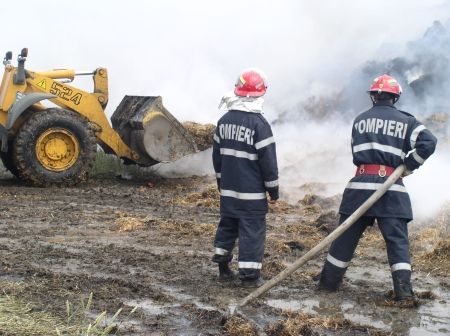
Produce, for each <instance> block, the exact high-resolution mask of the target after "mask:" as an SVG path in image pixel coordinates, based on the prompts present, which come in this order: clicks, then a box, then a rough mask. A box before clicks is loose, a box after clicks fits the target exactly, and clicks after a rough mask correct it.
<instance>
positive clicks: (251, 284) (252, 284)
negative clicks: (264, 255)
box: [240, 276, 264, 288]
mask: <svg viewBox="0 0 450 336" xmlns="http://www.w3.org/2000/svg"><path fill="white" fill-rule="evenodd" d="M263 284H264V279H263V278H262V276H258V277H257V278H254V279H244V280H241V283H240V287H242V288H258V287H261V286H262V285H263Z"/></svg>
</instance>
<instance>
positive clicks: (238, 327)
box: [223, 315, 258, 336]
mask: <svg viewBox="0 0 450 336" xmlns="http://www.w3.org/2000/svg"><path fill="white" fill-rule="evenodd" d="M223 328H224V331H225V333H226V334H227V335H229V336H256V335H258V330H257V328H256V326H255V324H254V323H252V322H249V321H247V320H245V319H243V318H242V317H240V316H237V315H235V316H232V317H231V318H229V319H228V320H227V321H226V323H225V325H224V326H223Z"/></svg>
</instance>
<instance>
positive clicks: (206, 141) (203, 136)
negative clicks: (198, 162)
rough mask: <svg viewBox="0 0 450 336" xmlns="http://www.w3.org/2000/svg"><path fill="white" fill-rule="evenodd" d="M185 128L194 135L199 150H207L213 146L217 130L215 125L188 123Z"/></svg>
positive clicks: (185, 123) (184, 124)
mask: <svg viewBox="0 0 450 336" xmlns="http://www.w3.org/2000/svg"><path fill="white" fill-rule="evenodd" d="M183 126H184V128H186V129H187V130H188V132H189V133H190V134H191V135H192V137H193V138H194V141H195V143H196V144H197V148H198V149H199V150H205V149H207V148H209V147H211V146H212V145H213V136H214V132H215V130H216V126H214V125H213V124H206V125H202V124H198V123H195V122H192V121H186V122H184V123H183Z"/></svg>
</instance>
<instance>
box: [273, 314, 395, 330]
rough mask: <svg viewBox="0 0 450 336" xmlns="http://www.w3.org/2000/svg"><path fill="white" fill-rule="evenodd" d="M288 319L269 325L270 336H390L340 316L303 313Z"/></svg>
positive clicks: (289, 316)
mask: <svg viewBox="0 0 450 336" xmlns="http://www.w3.org/2000/svg"><path fill="white" fill-rule="evenodd" d="M283 315H285V316H286V317H287V318H286V319H285V320H279V321H277V322H275V323H273V324H269V325H268V326H267V327H266V328H265V330H264V331H265V332H266V333H267V334H268V335H270V336H297V335H302V336H312V335H317V332H316V331H317V330H323V329H325V330H333V331H338V330H346V331H350V330H351V331H361V332H367V333H369V335H376V336H383V335H389V333H385V332H383V331H380V330H378V329H375V328H372V327H367V326H361V325H358V324H354V323H352V322H351V321H349V320H347V319H344V318H343V317H340V316H332V317H323V316H318V315H311V314H306V313H301V312H285V313H284V314H283Z"/></svg>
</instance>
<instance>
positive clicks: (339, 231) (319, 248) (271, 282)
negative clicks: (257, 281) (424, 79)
mask: <svg viewBox="0 0 450 336" xmlns="http://www.w3.org/2000/svg"><path fill="white" fill-rule="evenodd" d="M404 170H405V166H404V165H401V166H398V167H397V168H396V169H395V171H394V172H393V173H392V175H391V176H389V178H388V179H387V180H386V181H385V182H384V183H383V184H382V185H381V186H380V187H379V188H378V189H377V190H376V191H375V192H374V193H373V194H372V196H370V197H369V198H368V199H367V200H366V201H365V202H364V203H363V204H362V205H361V206H360V207H359V208H358V209H356V211H355V212H354V213H353V214H351V215H350V217H348V218H347V219H346V220H345V221H344V222H343V223H342V224H341V225H339V226H338V227H337V228H336V229H335V230H334V231H333V232H331V233H330V234H329V235H328V236H326V237H325V238H324V239H323V240H322V241H321V242H320V243H319V244H317V245H316V246H314V247H313V248H312V249H311V250H309V251H308V252H307V253H306V254H305V255H303V256H302V257H300V258H299V259H297V260H296V261H295V262H294V263H293V264H292V265H291V266H289V267H288V268H286V269H285V270H284V271H282V272H280V273H279V274H278V275H276V276H275V277H274V278H272V279H270V280H269V281H267V282H266V283H265V284H264V285H262V286H261V287H259V288H257V289H256V290H254V291H253V292H251V293H250V294H249V295H247V296H246V297H245V298H244V299H242V301H241V302H239V303H238V304H234V305H233V304H231V305H229V307H228V311H227V314H228V315H229V316H231V315H233V314H234V313H235V312H236V310H237V309H239V308H242V307H243V306H245V305H246V304H247V303H249V302H250V301H252V300H254V299H256V298H257V297H259V296H261V295H262V294H264V293H265V292H267V291H268V290H270V289H271V288H272V287H274V286H276V285H277V284H279V283H280V282H281V281H283V280H284V279H286V278H287V277H288V276H289V275H290V274H292V273H293V272H295V271H296V270H297V269H298V268H300V267H301V266H303V265H304V264H305V263H306V262H307V261H309V260H311V259H312V258H313V257H315V256H316V255H317V254H318V253H320V252H321V251H322V250H323V249H325V248H326V247H327V246H328V245H329V244H331V243H332V242H333V241H334V240H335V239H336V238H338V237H339V236H340V235H342V234H343V233H344V232H345V231H346V230H347V229H348V228H349V227H350V226H352V225H353V223H355V222H356V221H357V220H358V219H359V218H360V217H361V216H362V215H364V214H365V213H366V211H367V210H369V208H370V207H371V206H372V205H374V204H375V202H377V201H378V200H379V199H380V198H381V196H383V195H384V194H385V193H386V191H387V190H388V189H389V188H390V187H391V186H392V185H393V184H394V183H395V182H396V181H397V180H398V179H399V178H400V176H402V174H403V172H404Z"/></svg>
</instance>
